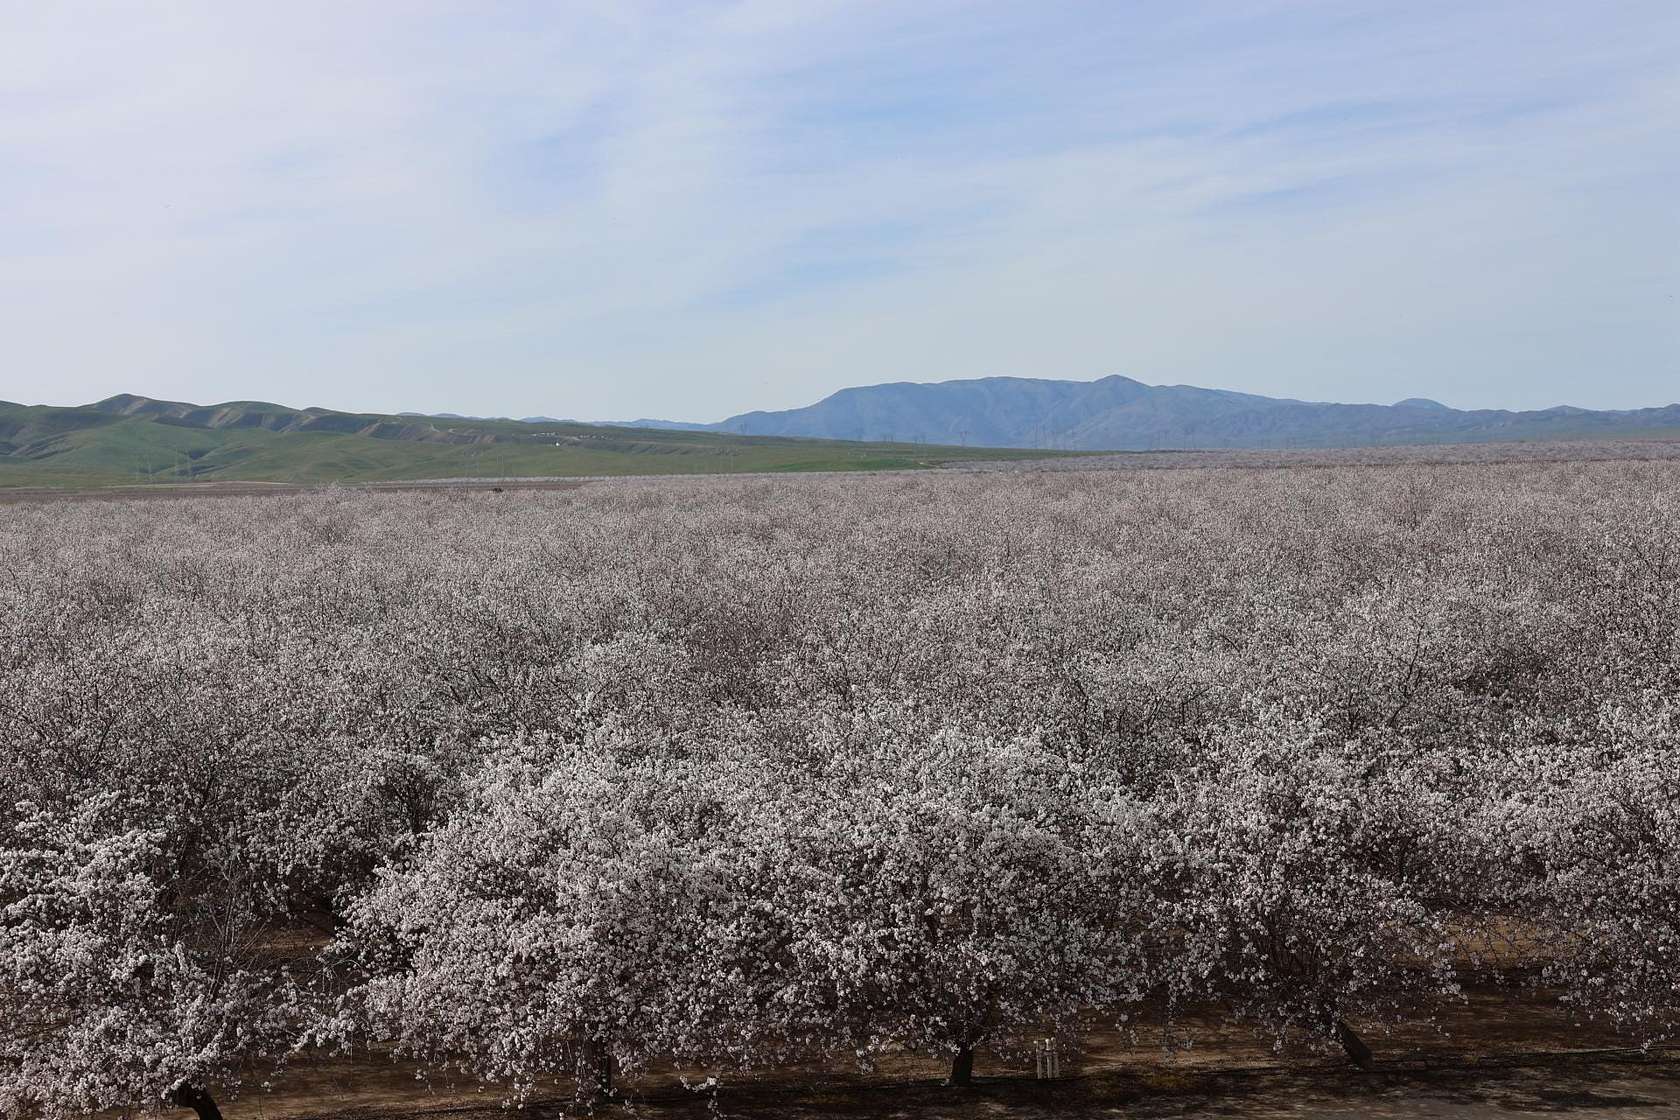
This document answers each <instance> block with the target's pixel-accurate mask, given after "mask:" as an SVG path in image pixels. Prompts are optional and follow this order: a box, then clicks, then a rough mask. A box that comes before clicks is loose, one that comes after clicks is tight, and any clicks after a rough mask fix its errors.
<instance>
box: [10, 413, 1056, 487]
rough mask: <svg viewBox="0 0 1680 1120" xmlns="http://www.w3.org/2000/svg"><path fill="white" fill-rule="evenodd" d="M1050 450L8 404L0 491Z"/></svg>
mask: <svg viewBox="0 0 1680 1120" xmlns="http://www.w3.org/2000/svg"><path fill="white" fill-rule="evenodd" d="M1041 454H1042V452H999V451H996V450H981V449H977V448H962V447H933V446H925V445H917V444H909V443H856V442H848V441H841V440H813V439H799V438H790V437H765V436H740V435H734V434H729V433H721V432H690V431H662V430H654V429H641V428H617V427H606V426H599V425H590V424H571V423H550V424H526V423H521V422H518V421H504V420H455V419H443V418H432V417H415V416H387V415H378V414H356V413H342V412H330V411H326V410H321V409H305V410H299V409H289V408H284V407H281V406H278V405H271V404H263V403H259V402H250V401H242V402H234V403H231V404H223V405H215V406H210V407H200V406H197V405H190V404H185V403H179V402H169V401H153V400H150V399H148V398H144V397H131V396H123V397H113V398H111V399H110V400H109V401H101V402H99V403H98V404H95V405H87V406H84V407H80V408H51V407H44V406H26V405H18V404H10V403H3V402H0V487H8V486H9V487H17V486H108V485H132V484H135V483H147V482H155V483H180V482H185V481H209V480H216V481H230V482H231V481H272V482H303V483H310V482H335V481H337V482H368V481H396V480H403V479H429V478H508V477H529V476H571V475H622V474H706V473H726V472H736V471H817V470H884V469H894V468H914V467H927V466H936V465H939V464H941V463H948V462H953V461H961V460H965V459H997V458H1018V457H1023V456H1027V455H1035V456H1036V455H1041Z"/></svg>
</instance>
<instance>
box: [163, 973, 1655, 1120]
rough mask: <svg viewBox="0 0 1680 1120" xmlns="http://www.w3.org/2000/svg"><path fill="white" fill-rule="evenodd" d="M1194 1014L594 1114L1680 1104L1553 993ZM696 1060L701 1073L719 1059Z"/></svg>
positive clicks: (1461, 1119)
mask: <svg viewBox="0 0 1680 1120" xmlns="http://www.w3.org/2000/svg"><path fill="white" fill-rule="evenodd" d="M1186 1025H1187V1028H1188V1029H1187V1032H1186V1033H1187V1036H1188V1037H1187V1039H1181V1040H1180V1042H1181V1043H1182V1042H1184V1041H1188V1042H1189V1043H1190V1045H1188V1046H1180V1047H1178V1048H1174V1049H1172V1050H1164V1049H1163V1048H1162V1039H1161V1035H1160V1032H1159V1029H1158V1028H1149V1027H1145V1028H1143V1029H1140V1030H1139V1031H1138V1032H1137V1033H1136V1034H1130V1033H1119V1032H1114V1031H1106V1032H1095V1033H1093V1034H1091V1035H1090V1036H1088V1037H1087V1038H1085V1039H1084V1040H1083V1048H1082V1050H1081V1051H1080V1052H1078V1053H1068V1052H1067V1051H1064V1053H1065V1054H1066V1055H1067V1056H1066V1057H1065V1058H1064V1077H1063V1079H1062V1080H1059V1081H1040V1080H1037V1079H1036V1078H1035V1076H1034V1071H1033V1066H1032V1061H1031V1058H1030V1057H1027V1058H1025V1059H1023V1058H1022V1057H1021V1056H1019V1055H1015V1056H1002V1055H998V1054H986V1053H982V1054H981V1055H980V1056H979V1059H978V1060H977V1062H976V1084H975V1085H974V1086H972V1087H970V1088H968V1089H952V1088H948V1087H945V1086H943V1085H941V1084H940V1081H941V1079H942V1078H943V1076H944V1073H945V1069H944V1067H943V1065H942V1064H940V1063H938V1062H936V1061H933V1060H930V1059H926V1058H919V1057H916V1056H913V1055H904V1056H899V1057H893V1058H890V1059H888V1060H886V1061H883V1062H882V1063H881V1064H880V1065H879V1066H878V1067H877V1068H876V1069H874V1070H873V1071H868V1072H864V1071H859V1070H857V1069H855V1068H850V1067H847V1066H845V1065H839V1064H836V1065H833V1066H828V1067H819V1066H805V1067H799V1068H793V1069H775V1070H768V1071H763V1072H759V1073H754V1074H743V1073H729V1074H724V1075H722V1076H721V1077H720V1083H719V1086H718V1087H717V1088H716V1089H715V1090H713V1091H694V1090H690V1089H686V1088H684V1087H683V1085H682V1083H681V1080H680V1079H679V1077H678V1075H677V1073H676V1071H671V1070H655V1071H651V1072H649V1073H647V1074H644V1075H642V1076H641V1077H638V1078H636V1079H633V1080H630V1081H627V1082H625V1083H624V1084H623V1085H622V1086H621V1087H622V1088H623V1090H624V1091H625V1099H624V1100H622V1101H620V1102H617V1103H614V1104H612V1105H610V1106H607V1107H604V1108H600V1109H597V1113H598V1114H603V1115H620V1116H637V1117H647V1118H650V1120H701V1118H702V1117H708V1118H711V1117H743V1118H752V1120H768V1118H772V1117H775V1118H782V1117H786V1118H790V1120H841V1118H854V1117H855V1118H863V1117H890V1118H902V1120H959V1118H968V1117H997V1118H1000V1120H1049V1118H1051V1117H1056V1118H1064V1117H1065V1118H1078V1120H1096V1118H1098V1117H1105V1118H1106V1117H1118V1116H1125V1117H1148V1118H1213V1117H1220V1118H1230V1120H1281V1118H1286V1117H1287V1118H1293V1120H1321V1118H1326V1120H1327V1118H1331V1117H1373V1118H1383V1117H1432V1118H1434V1117H1438V1118H1443V1120H1445V1118H1451V1120H1492V1118H1494V1117H1510V1116H1513V1115H1525V1114H1526V1115H1539V1114H1546V1115H1560V1114H1568V1115H1576V1114H1578V1115H1582V1116H1603V1117H1614V1118H1617V1120H1656V1118H1659V1117H1661V1118H1668V1120H1674V1118H1680V1050H1652V1051H1650V1052H1642V1051H1640V1050H1639V1049H1638V1048H1637V1047H1633V1046H1630V1045H1629V1042H1628V1040H1627V1039H1625V1038H1622V1037H1620V1036H1618V1035H1617V1034H1616V1033H1615V1032H1614V1031H1613V1030H1612V1029H1610V1028H1609V1027H1608V1026H1607V1025H1602V1024H1591V1023H1587V1024H1580V1023H1576V1022H1573V1021H1572V1020H1571V1019H1570V1018H1568V1017H1567V1016H1566V1015H1564V1014H1562V1013H1561V1012H1560V1011H1559V1010H1558V1009H1557V1008H1556V1007H1555V1005H1553V1004H1551V1003H1550V1002H1548V1001H1545V1000H1541V999H1536V998H1532V997H1528V996H1523V997H1517V996H1513V995H1512V994H1511V993H1509V992H1504V991H1488V992H1480V993H1475V994H1473V995H1471V997H1470V998H1469V999H1468V1001H1467V1002H1466V1004H1465V1005H1464V1006H1463V1007H1461V1008H1458V1009H1456V1010H1455V1011H1454V1012H1453V1013H1452V1014H1451V1015H1450V1016H1448V1017H1446V1018H1445V1020H1444V1021H1443V1022H1442V1024H1441V1029H1440V1030H1439V1031H1431V1030H1429V1029H1427V1028H1424V1029H1412V1030H1409V1031H1407V1032H1396V1033H1395V1034H1393V1035H1388V1036H1383V1035H1381V1034H1375V1033H1373V1034H1368V1035H1367V1041H1369V1042H1370V1043H1371V1045H1372V1048H1373V1049H1374V1050H1375V1051H1376V1053H1377V1061H1378V1068H1377V1070H1376V1071H1374V1072H1371V1073H1363V1072H1360V1071H1358V1070H1356V1069H1353V1068H1352V1067H1351V1066H1349V1065H1347V1063H1346V1062H1345V1061H1344V1060H1342V1059H1340V1058H1339V1056H1337V1055H1332V1054H1328V1053H1325V1052H1324V1051H1322V1050H1316V1049H1312V1048H1309V1047H1307V1046H1305V1045H1300V1046H1290V1047H1285V1048H1283V1049H1282V1050H1274V1049H1273V1047H1272V1045H1271V1043H1270V1041H1269V1040H1267V1039H1264V1038H1261V1037H1259V1036H1257V1035H1255V1034H1254V1033H1253V1032H1252V1031H1250V1030H1248V1029H1247V1028H1244V1027H1240V1026H1231V1025H1229V1024H1224V1023H1221V1022H1220V1021H1219V1020H1218V1019H1217V1018H1215V1017H1212V1016H1197V1017H1192V1018H1191V1019H1190V1020H1189V1021H1188V1023H1187V1024H1186ZM685 1075H686V1077H687V1078H688V1079H689V1081H690V1083H691V1084H692V1083H696V1082H699V1081H703V1080H704V1079H705V1076H706V1073H705V1071H694V1070H690V1071H685ZM569 1097H570V1090H569V1087H568V1086H566V1085H561V1084H557V1085H554V1086H552V1087H551V1088H550V1089H549V1090H547V1091H545V1092H539V1094H538V1095H537V1097H536V1099H535V1100H533V1102H532V1103H531V1104H529V1105H528V1106H527V1107H526V1108H525V1109H522V1110H511V1109H508V1108H505V1107H504V1106H503V1104H502V1101H501V1096H500V1093H499V1092H498V1090H496V1089H494V1088H490V1089H479V1088H477V1087H476V1086H473V1085H472V1084H471V1083H469V1082H465V1081H459V1080H458V1081H455V1082H453V1083H451V1082H449V1081H446V1080H432V1081H428V1080H426V1079H425V1078H424V1077H423V1076H421V1075H420V1074H419V1072H418V1071H417V1070H416V1069H415V1067H413V1066H412V1065H408V1064H405V1063H401V1062H393V1061H389V1060H385V1059H382V1058H379V1057H360V1058H356V1059H343V1058H331V1059H322V1060H310V1061H302V1062H299V1063H297V1064H295V1065H294V1066H293V1067H292V1068H291V1069H289V1070H287V1071H286V1072H285V1073H284V1074H283V1075H281V1076H280V1077H279V1078H278V1079H276V1081H275V1083H274V1084H273V1085H272V1086H270V1087H268V1088H266V1089H265V1088H263V1087H261V1086H258V1085H255V1084H247V1085H246V1086H245V1087H244V1090H243V1092H241V1093H240V1094H239V1096H238V1097H237V1098H230V1099H224V1101H223V1111H224V1113H225V1114H226V1116H227V1117H228V1120H243V1118H262V1120H305V1118H325V1117H346V1118H355V1120H407V1118H410V1117H413V1118H429V1117H436V1118H438V1120H443V1118H445V1117H447V1118H451V1120H453V1118H461V1120H479V1118H483V1120H490V1118H492V1117H495V1116H508V1115H510V1114H512V1115H516V1116H517V1115H525V1116H531V1117H534V1118H548V1117H557V1116H560V1115H562V1114H563V1113H565V1112H566V1111H567V1107H566V1106H567V1104H568V1102H569ZM180 1115H181V1116H182V1117H183V1120H184V1118H186V1117H188V1116H190V1114H188V1113H182V1114H180Z"/></svg>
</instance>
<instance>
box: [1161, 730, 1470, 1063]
mask: <svg viewBox="0 0 1680 1120" xmlns="http://www.w3.org/2000/svg"><path fill="white" fill-rule="evenodd" d="M1430 773H1431V763H1430V762H1428V761H1427V760H1423V761H1420V760H1418V759H1415V758H1413V757H1411V756H1410V755H1409V753H1408V752H1406V751H1405V750H1404V749H1400V750H1385V749H1383V748H1382V747H1381V746H1376V747H1373V744H1370V743H1365V742H1347V741H1339V740H1338V739H1337V738H1336V737H1334V736H1332V735H1329V734H1327V733H1326V732H1325V730H1324V729H1323V727H1322V725H1320V724H1318V723H1316V722H1314V721H1311V720H1307V721H1302V720H1299V719H1295V718H1292V717H1289V716H1287V715H1286V714H1284V713H1282V712H1279V711H1277V710H1275V709H1272V710H1262V711H1260V712H1257V713H1256V718H1255V720H1254V722H1253V723H1251V724H1248V725H1245V726H1242V727H1239V728H1233V729H1229V730H1227V731H1226V732H1225V733H1224V734H1223V735H1222V736H1221V737H1220V738H1219V740H1218V741H1217V742H1216V744H1215V745H1214V747H1213V748H1212V750H1211V751H1210V753H1209V756H1208V757H1207V758H1206V759H1205V760H1204V761H1203V762H1202V763H1200V764H1198V765H1196V766H1194V767H1192V768H1191V769H1190V770H1188V771H1187V772H1186V774H1185V775H1184V777H1183V780H1182V781H1181V782H1180V783H1179V785H1178V788H1177V792H1176V793H1175V794H1174V795H1173V796H1170V797H1166V798H1164V799H1163V801H1162V803H1161V804H1160V805H1159V806H1158V807H1157V811H1158V812H1159V813H1161V814H1162V817H1163V820H1164V821H1165V822H1166V826H1167V828H1168V829H1169V830H1170V831H1171V832H1172V833H1173V834H1174V836H1175V837H1176V844H1177V845H1178V846H1179V852H1180V859H1181V860H1182V862H1181V864H1180V865H1179V868H1178V870H1177V873H1176V875H1174V876H1173V882H1172V883H1171V885H1170V886H1168V888H1167V889H1168V890H1171V891H1174V892H1177V893H1178V898H1177V902H1176V907H1175V910H1176V912H1175V915H1174V919H1173V920H1174V922H1175V924H1176V926H1177V927H1178V929H1179V931H1180V933H1181V937H1182V941H1181V944H1180V947H1179V952H1178V954H1177V955H1176V958H1175V959H1174V960H1173V962H1172V964H1173V972H1172V974H1171V975H1170V977H1169V985H1170V987H1171V988H1172V989H1173V990H1174V991H1176V992H1178V993H1181V994H1183V995H1187V996H1190V997H1191V998H1206V997H1209V996H1211V997H1213V998H1215V999H1217V1000H1219V1001H1220V1002H1221V1003H1223V1004H1224V1005H1225V1006H1226V1007H1227V1008H1228V1009H1229V1010H1230V1012H1231V1013H1232V1014H1234V1015H1235V1016H1236V1017H1238V1018H1240V1019H1245V1020H1249V1021H1252V1022H1255V1023H1257V1024H1258V1025H1260V1026H1261V1027H1263V1028H1264V1029H1266V1030H1269V1031H1271V1032H1274V1033H1275V1034H1276V1035H1277V1037H1278V1038H1279V1039H1280V1040H1281V1038H1282V1036H1283V1034H1284V1033H1285V1032H1286V1031H1288V1030H1291V1029H1299V1030H1304V1031H1306V1032H1308V1033H1309V1034H1312V1035H1316V1036H1318V1037H1320V1038H1323V1039H1326V1040H1329V1041H1334V1042H1336V1043H1338V1044H1340V1046H1341V1047H1342V1048H1343V1049H1344V1050H1345V1051H1346V1053H1347V1055H1348V1057H1349V1059H1351V1060H1352V1061H1353V1062H1354V1063H1355V1064H1357V1065H1359V1066H1361V1067H1368V1066H1370V1065H1371V1063H1372V1055H1371V1051H1370V1048H1369V1046H1368V1045H1367V1044H1366V1043H1365V1041H1364V1040H1363V1039H1362V1038H1361V1037H1360V1036H1359V1034H1358V1033H1357V1032H1356V1030H1355V1029H1354V1027H1353V1025H1352V1022H1351V1021H1357V1020H1369V1021H1372V1022H1375V1023H1377V1024H1378V1025H1386V1024H1388V1023H1390V1022H1393V1021H1394V1020H1395V1019H1396V1018H1397V1017H1399V1016H1400V1015H1402V1014H1410V1015H1412V1016H1421V1017H1425V1018H1427V1017H1428V1015H1429V1014H1430V1007H1431V1004H1432V1003H1433V1002H1434V1001H1437V1000H1440V999H1451V998H1456V997H1457V995H1458V981H1457V978H1456V974H1455V968H1454V962H1455V959H1456V956H1457V948H1456V943H1455V939H1454V934H1453V930H1452V918H1453V915H1454V909H1453V906H1452V898H1451V893H1450V892H1451V890H1452V889H1453V886H1454V884H1461V883H1463V882H1464V879H1465V876H1464V874H1463V872H1464V871H1465V870H1466V868H1467V861H1468V859H1469V858H1470V854H1471V853H1470V851H1469V849H1468V848H1467V847H1466V846H1465V844H1464V836H1463V835H1462V833H1460V832H1459V831H1458V830H1456V829H1455V828H1454V827H1453V825H1454V821H1455V820H1456V819H1457V818H1456V817H1455V815H1454V814H1453V812H1452V811H1451V805H1450V804H1449V803H1448V798H1447V796H1446V794H1445V793H1444V792H1443V791H1442V790H1440V789H1437V788H1434V786H1433V783H1432V782H1431V780H1430ZM1420 1005H1421V1006H1420Z"/></svg>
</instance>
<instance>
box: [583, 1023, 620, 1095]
mask: <svg viewBox="0 0 1680 1120" xmlns="http://www.w3.org/2000/svg"><path fill="white" fill-rule="evenodd" d="M612 1091H613V1059H612V1050H611V1049H610V1048H609V1047H608V1046H607V1044H606V1043H605V1042H603V1041H601V1040H600V1039H598V1038H591V1037H585V1038H584V1039H582V1040H581V1041H580V1042H579V1043H578V1062H577V1098H578V1099H579V1100H581V1101H604V1100H606V1099H608V1098H609V1097H611V1096H612Z"/></svg>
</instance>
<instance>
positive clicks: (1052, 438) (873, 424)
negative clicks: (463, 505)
mask: <svg viewBox="0 0 1680 1120" xmlns="http://www.w3.org/2000/svg"><path fill="white" fill-rule="evenodd" d="M634 425H635V426H637V427H643V428H652V427H660V428H673V429H683V430H695V431H718V432H732V433H736V434H740V435H776V436H804V437H809V438H821V439H869V440H887V441H908V442H912V443H939V444H966V445H968V446H971V447H1014V448H1060V449H1064V450H1080V451H1152V450H1161V449H1168V448H1280V447H1363V446H1371V445H1376V444H1401V443H1481V442H1486V441H1492V440H1537V439H1564V438H1568V439H1590V438H1593V437H1600V436H1603V437H1610V436H1628V435H1639V434H1650V435H1654V434H1663V435H1669V436H1675V435H1680V404H1670V405H1667V406H1664V407H1660V408H1640V409H1630V410H1619V411H1596V412H1595V411H1592V410H1589V409H1583V408H1572V407H1569V406H1559V407H1557V408H1548V409H1541V410H1538V411H1529V412H1512V411H1508V410H1506V409H1486V408H1483V409H1457V408H1448V407H1447V406H1446V405H1444V404H1441V403H1440V402H1438V401H1432V400H1426V399H1424V398H1422V397H1408V398H1407V399H1406V400H1403V401H1398V402H1396V403H1394V404H1386V405H1385V404H1328V403H1323V402H1318V401H1298V400H1289V399H1284V398H1277V397H1262V396H1256V395H1255V394H1252V393H1236V392H1231V391H1229V390H1225V389H1199V388H1196V387H1195V386H1191V385H1145V384H1144V383H1142V382H1141V381H1134V380H1132V379H1131V378H1129V377H1121V376H1118V375H1115V376H1112V377H1104V378H1102V379H1100V380H1097V381H1045V380H1037V379H1033V378H1025V377H982V378H976V379H973V380H966V381H940V382H935V383H931V384H926V383H913V382H905V381H899V382H893V383H891V384H886V385H868V386H863V387H860V388H855V389H842V390H840V391H839V392H837V393H835V394H833V395H832V396H828V397H825V398H824V399H822V400H821V401H818V402H817V403H816V404H813V405H809V406H807V407H805V408H794V409H788V410H786V411H783V412H745V413H742V414H741V415H739V416H731V417H730V418H729V419H727V420H724V421H721V422H720V423H716V424H679V423H671V422H665V421H655V420H637V421H634Z"/></svg>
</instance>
